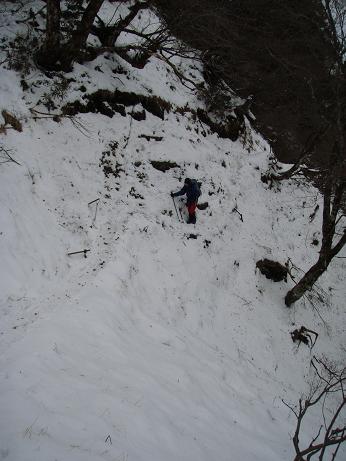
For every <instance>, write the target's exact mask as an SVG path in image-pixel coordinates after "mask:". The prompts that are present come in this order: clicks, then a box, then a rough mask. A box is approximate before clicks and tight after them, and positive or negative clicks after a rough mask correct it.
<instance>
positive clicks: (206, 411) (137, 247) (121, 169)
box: [0, 17, 346, 461]
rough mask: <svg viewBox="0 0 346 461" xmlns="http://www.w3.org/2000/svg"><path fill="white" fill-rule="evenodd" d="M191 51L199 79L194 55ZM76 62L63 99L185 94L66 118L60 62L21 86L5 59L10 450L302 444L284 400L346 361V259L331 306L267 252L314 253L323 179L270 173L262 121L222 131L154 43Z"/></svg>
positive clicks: (131, 458) (5, 408) (250, 455)
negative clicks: (139, 55)
mask: <svg viewBox="0 0 346 461" xmlns="http://www.w3.org/2000/svg"><path fill="white" fill-rule="evenodd" d="M6 21H8V23H6V24H7V28H6V30H7V32H6V33H9V34H12V33H13V34H14V33H15V32H16V29H15V27H20V26H18V25H15V22H14V21H15V18H10V17H8V18H7V19H6ZM124 40H125V38H124ZM183 65H184V66H185V69H186V71H187V72H191V73H192V74H193V75H194V77H195V78H196V79H197V80H202V76H201V73H200V69H199V65H198V64H196V63H195V62H186V63H183ZM115 66H118V67H121V68H122V69H123V72H124V73H123V74H122V75H121V74H115V73H114V72H112V69H114V67H115ZM125 72H126V73H125ZM65 76H66V77H67V78H69V79H73V80H71V82H70V85H69V88H68V90H67V91H66V93H65V94H64V95H63V99H62V100H61V101H60V104H61V106H62V105H66V104H67V103H72V102H75V101H76V100H80V101H81V102H83V103H84V101H85V100H84V99H82V97H83V95H84V94H91V93H93V92H95V91H97V90H99V89H102V90H106V89H107V90H109V91H115V90H119V91H127V92H130V91H131V92H134V93H135V94H136V95H144V96H152V95H156V96H158V97H160V98H163V99H164V100H165V101H167V102H169V103H171V105H172V107H171V109H170V110H169V111H168V110H166V111H165V113H164V118H163V119H161V118H160V117H158V116H155V115H153V114H152V113H150V112H149V111H148V110H145V119H144V120H136V119H135V118H134V117H133V115H134V114H135V113H142V114H143V106H142V105H141V104H136V105H131V106H124V107H125V109H124V110H125V112H126V114H123V115H121V114H119V113H116V114H114V115H113V116H112V117H109V116H107V115H103V114H100V113H91V112H87V113H83V114H78V115H75V116H74V117H72V118H69V117H63V118H59V119H56V118H55V120H54V119H53V118H51V117H49V116H46V115H42V114H40V112H43V113H47V109H46V108H45V107H44V105H42V104H41V105H40V104H38V101H39V99H40V98H41V100H44V95H45V94H47V93H48V92H49V88H51V85H53V84H54V82H58V81H59V78H60V77H59V75H53V77H52V76H50V77H47V76H46V75H44V74H43V73H41V72H40V71H37V70H35V71H33V72H32V73H31V74H30V75H29V77H28V78H27V82H29V85H30V88H29V89H26V90H23V85H21V83H20V78H19V77H18V75H17V74H16V72H15V71H13V70H9V69H7V68H6V65H2V66H1V67H0V95H1V96H0V108H1V110H3V109H5V110H7V111H9V112H11V113H13V114H15V115H16V117H17V118H18V119H19V120H20V121H21V123H22V126H23V131H22V132H17V131H15V130H13V129H8V130H6V133H3V134H1V135H0V136H1V137H0V146H1V147H2V148H3V149H6V150H7V151H8V152H10V153H11V155H12V156H13V158H14V159H15V160H16V161H17V162H18V163H19V165H18V164H16V163H13V162H8V163H1V164H0V176H1V179H0V191H1V192H0V201H1V215H0V245H1V262H0V264H1V266H0V268H1V269H0V270H1V277H0V287H1V289H0V292H1V305H0V309H1V310H0V315H1V323H0V345H1V347H0V351H1V352H0V379H1V381H0V386H1V387H0V389H1V392H0V415H1V416H0V459H6V460H7V461H46V460H59V461H78V460H83V461H88V460H90V461H98V460H100V461H101V460H105V461H115V460H117V461H125V460H126V461H149V460H150V461H152V460H157V461H159V460H164V461H173V460H174V461H176V460H182V461H197V460H198V461H201V460H203V461H204V460H205V461H210V460H218V461H226V460H227V461H229V460H234V461H241V460H242V461H243V460H245V461H253V460H258V461H263V460H266V461H277V460H291V459H293V445H292V441H291V436H292V434H293V432H294V428H295V418H294V417H293V415H292V413H291V412H290V411H289V410H288V408H287V407H286V406H285V405H284V404H283V402H282V399H284V400H285V401H286V402H292V403H296V402H297V401H298V399H299V397H300V396H301V394H302V393H304V392H306V391H307V389H308V380H309V375H310V371H311V370H310V359H311V357H312V355H316V356H319V357H320V356H326V357H327V358H330V359H332V360H335V361H337V362H338V361H342V360H344V359H345V329H346V321H345V286H346V285H345V268H346V263H345V259H342V258H338V259H335V260H334V261H333V263H332V264H331V267H330V269H329V270H328V272H327V273H326V274H325V275H324V276H323V277H322V278H321V279H320V281H319V284H318V289H319V291H320V293H323V297H324V300H325V302H324V303H321V302H318V301H316V302H315V304H314V306H315V307H313V306H311V305H310V304H309V303H308V302H304V301H301V302H298V303H297V304H296V305H295V306H294V307H293V308H291V309H287V308H286V307H285V305H284V302H283V298H284V295H285V293H286V292H287V290H288V289H289V287H290V286H292V283H293V282H292V281H291V280H288V282H287V283H285V282H279V283H274V282H272V281H270V280H268V279H266V278H265V277H264V276H263V275H262V274H261V273H260V272H259V271H257V270H256V262H257V261H258V260H260V259H263V258H265V257H267V258H269V259H273V260H277V261H280V262H281V263H285V262H286V261H287V260H288V258H290V259H291V261H292V262H293V263H294V265H295V266H297V267H299V268H300V269H301V270H302V271H304V270H306V269H308V268H309V266H310V265H311V264H312V263H313V262H315V260H316V256H317V253H318V246H315V245H313V243H312V242H313V240H314V239H319V238H320V224H321V212H320V211H319V212H318V213H317V215H316V217H315V219H314V220H312V221H311V220H310V219H309V216H310V215H311V213H312V212H313V210H314V209H315V206H316V204H317V203H320V196H319V194H318V191H317V190H316V189H314V188H313V187H312V186H311V185H309V184H307V183H306V184H300V186H299V187H298V186H297V184H295V183H291V182H285V183H282V184H280V187H279V188H273V189H269V187H268V186H267V185H266V184H264V183H263V182H262V181H261V174H262V173H264V172H265V171H266V170H267V168H268V164H269V161H270V160H269V158H270V149H269V147H268V145H267V143H266V142H265V141H264V140H263V139H262V138H261V137H260V136H259V135H258V134H257V133H256V132H254V131H253V130H252V129H251V128H250V126H247V134H246V136H243V137H242V138H240V139H238V140H237V141H235V142H232V141H230V140H229V139H221V138H220V137H219V136H218V135H217V134H215V133H213V132H211V130H210V129H209V128H208V127H207V126H205V125H203V124H201V122H199V121H198V120H197V119H196V118H195V117H194V115H193V113H191V112H189V111H185V113H184V111H181V110H176V109H177V108H181V107H182V106H185V105H186V104H188V106H189V107H190V108H191V109H196V108H197V107H202V106H203V102H202V101H200V100H199V99H198V98H197V95H196V94H195V93H194V92H192V91H189V90H188V89H187V88H185V87H184V86H183V85H182V84H181V82H179V81H178V80H177V79H176V78H174V77H173V76H172V72H170V70H169V68H167V66H166V65H165V63H163V62H162V61H160V60H158V59H155V58H152V60H151V61H150V64H149V65H147V66H146V67H145V68H144V69H142V70H139V69H134V68H132V67H131V65H130V64H128V63H126V62H125V61H123V60H121V58H119V57H116V58H109V59H104V58H103V57H99V58H98V59H97V60H95V61H93V62H90V63H88V64H86V65H81V64H78V65H75V66H74V71H73V72H72V73H70V74H67V75H65ZM81 88H82V90H81ZM106 106H107V104H106ZM30 108H31V109H32V108H35V110H36V112H34V113H33V112H32V111H30ZM52 113H55V112H54V110H52ZM124 115H125V116H124ZM35 117H36V118H35ZM137 118H140V117H137ZM155 161H156V162H172V163H173V165H169V166H171V167H172V168H169V169H168V170H166V171H165V172H163V171H160V170H159V169H157V168H155V167H154V166H156V167H157V166H160V165H158V164H155ZM186 176H187V177H192V178H196V179H197V180H199V181H201V182H202V196H201V198H200V202H201V203H203V202H208V207H207V208H206V209H205V210H199V211H198V212H197V223H196V224H195V225H188V224H186V223H181V222H180V221H179V219H178V217H177V215H176V212H175V209H174V206H173V202H172V199H171V197H170V191H172V190H174V191H176V190H178V189H179V188H181V187H182V184H183V180H184V178H185V177H186ZM177 203H178V204H179V203H180V202H179V200H177ZM180 208H182V209H183V211H184V206H183V204H182V203H180ZM236 210H238V212H237V211H236ZM320 210H321V207H320ZM82 250H88V251H87V252H86V253H85V255H84V253H78V254H72V255H68V253H73V252H78V251H82ZM89 250H90V251H89ZM340 256H345V254H340ZM297 274H298V275H299V273H298V272H297V273H296V275H297ZM298 275H297V276H298ZM301 325H305V326H307V327H309V328H311V329H312V330H314V331H317V332H318V334H319V337H318V340H317V342H316V345H315V346H314V348H313V350H312V352H311V351H310V349H309V348H308V347H306V346H305V345H304V344H302V345H301V346H300V347H297V344H294V343H293V342H292V340H291V337H290V332H291V331H292V330H293V329H294V328H299V327H300V326H301ZM318 418H319V415H318V414H317V412H316V413H315V414H313V416H312V417H311V419H310V420H308V422H309V424H308V425H307V426H306V427H304V433H303V434H302V440H303V442H304V443H305V442H306V443H309V441H310V440H311V436H312V435H313V434H315V432H316V428H317V429H318V427H319V419H318ZM344 450H345V449H344ZM343 454H345V451H344V452H342V449H340V455H341V457H340V459H342V456H343Z"/></svg>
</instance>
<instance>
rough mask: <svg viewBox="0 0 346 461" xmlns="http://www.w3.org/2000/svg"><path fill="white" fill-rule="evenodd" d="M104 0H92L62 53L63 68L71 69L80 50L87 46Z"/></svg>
mask: <svg viewBox="0 0 346 461" xmlns="http://www.w3.org/2000/svg"><path fill="white" fill-rule="evenodd" d="M103 2H104V0H90V1H89V4H88V6H87V7H86V9H85V11H84V14H83V17H82V19H81V21H80V23H79V24H78V26H77V29H76V30H75V32H74V33H73V35H72V38H71V40H70V41H69V42H68V43H67V45H66V47H65V49H64V52H63V53H62V54H61V59H60V61H61V64H62V68H63V69H65V70H69V69H70V68H71V64H72V62H73V61H74V60H75V59H76V58H77V57H78V55H79V53H80V50H81V49H82V48H83V47H85V44H86V41H87V38H88V36H89V33H90V30H91V27H92V25H93V23H94V20H95V17H96V15H97V13H98V12H99V10H100V8H101V6H102V4H103Z"/></svg>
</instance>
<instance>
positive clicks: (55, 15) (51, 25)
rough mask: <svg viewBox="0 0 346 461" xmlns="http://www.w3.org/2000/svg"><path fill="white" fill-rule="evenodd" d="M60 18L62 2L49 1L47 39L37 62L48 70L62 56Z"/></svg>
mask: <svg viewBox="0 0 346 461" xmlns="http://www.w3.org/2000/svg"><path fill="white" fill-rule="evenodd" d="M60 17H61V10H60V0H47V23H46V38H45V43H44V45H43V47H42V48H41V49H40V51H39V52H38V54H37V56H36V60H37V63H38V64H39V65H41V66H43V67H45V68H48V69H49V68H51V67H54V64H55V63H56V61H57V60H58V59H59V56H60Z"/></svg>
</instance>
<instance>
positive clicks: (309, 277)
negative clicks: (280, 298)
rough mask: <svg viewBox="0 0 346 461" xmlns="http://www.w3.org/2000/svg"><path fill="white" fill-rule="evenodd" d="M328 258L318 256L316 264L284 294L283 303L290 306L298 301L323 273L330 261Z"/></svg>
mask: <svg viewBox="0 0 346 461" xmlns="http://www.w3.org/2000/svg"><path fill="white" fill-rule="evenodd" d="M331 259H332V258H331V257H330V258H326V257H325V256H320V257H319V258H318V261H317V263H316V264H314V265H313V266H312V267H311V268H310V269H309V270H308V271H307V272H306V274H305V275H304V276H303V278H302V279H301V280H299V282H298V283H297V284H296V285H295V286H294V287H293V288H292V290H290V291H289V292H288V293H287V294H286V296H285V304H286V306H287V307H290V306H291V305H292V304H293V303H295V302H296V301H298V299H300V298H301V297H302V296H303V295H304V293H305V292H306V291H309V290H311V288H312V287H313V285H314V284H315V283H316V281H317V280H318V278H319V277H320V276H321V275H322V274H323V272H324V271H325V270H327V267H328V265H329V263H330V261H331Z"/></svg>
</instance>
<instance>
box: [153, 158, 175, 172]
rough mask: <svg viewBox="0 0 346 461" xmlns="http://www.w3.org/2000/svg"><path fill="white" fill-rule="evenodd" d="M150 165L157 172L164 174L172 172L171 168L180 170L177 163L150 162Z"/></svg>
mask: <svg viewBox="0 0 346 461" xmlns="http://www.w3.org/2000/svg"><path fill="white" fill-rule="evenodd" d="M150 163H151V165H152V166H153V167H154V168H155V169H156V170H159V171H162V172H163V173H165V172H166V171H168V170H170V169H171V168H179V165H178V164H177V163H175V162H170V161H158V160H150Z"/></svg>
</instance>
